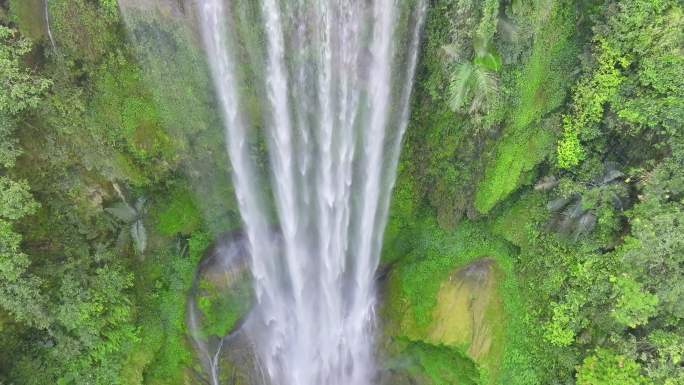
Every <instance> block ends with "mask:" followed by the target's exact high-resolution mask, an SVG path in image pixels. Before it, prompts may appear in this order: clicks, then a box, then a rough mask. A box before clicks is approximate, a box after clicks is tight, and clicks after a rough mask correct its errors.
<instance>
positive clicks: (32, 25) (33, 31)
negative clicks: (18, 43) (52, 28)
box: [9, 0, 47, 41]
mask: <svg viewBox="0 0 684 385" xmlns="http://www.w3.org/2000/svg"><path fill="white" fill-rule="evenodd" d="M9 13H10V19H11V20H12V21H14V22H15V23H16V24H17V28H18V29H19V32H21V34H22V35H24V36H26V37H28V38H30V39H31V40H34V41H38V40H41V39H43V38H44V37H45V36H46V35H47V27H46V24H45V16H44V12H43V0H10V2H9Z"/></svg>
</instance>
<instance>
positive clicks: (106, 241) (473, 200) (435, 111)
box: [0, 0, 684, 385]
mask: <svg viewBox="0 0 684 385" xmlns="http://www.w3.org/2000/svg"><path fill="white" fill-rule="evenodd" d="M144 3H145V2H141V4H144ZM255 3H256V2H244V3H243V2H240V4H239V5H238V6H236V7H235V9H234V12H237V13H239V14H241V15H247V14H251V13H254V12H255V10H254V9H253V7H254V4H255ZM47 4H48V7H47V15H48V17H49V22H48V20H46V14H45V9H44V8H43V6H44V5H45V3H44V2H42V1H40V0H0V341H2V343H1V344H0V384H7V385H9V384H17V385H19V384H35V385H43V384H62V385H67V384H74V385H85V384H88V385H115V384H125V385H129V384H131V385H132V384H153V385H161V384H179V385H180V384H191V383H200V382H201V381H202V374H201V372H202V368H201V365H200V363H199V362H198V360H197V356H196V355H195V354H194V352H193V349H192V344H191V342H190V340H189V338H188V334H189V332H188V327H187V325H186V305H187V298H188V297H187V296H188V295H189V293H190V292H191V291H192V289H193V279H194V278H195V273H196V271H197V267H198V264H199V262H200V261H201V259H202V256H203V253H204V250H205V249H206V248H207V247H208V245H209V244H211V242H212V239H214V238H216V237H217V236H218V235H219V234H221V233H223V232H225V231H228V230H231V229H233V228H235V227H236V226H237V224H238V223H239V221H238V218H239V214H238V213H237V209H236V204H235V202H234V201H233V198H232V197H233V187H232V185H231V183H230V179H229V174H230V169H229V167H230V166H229V165H228V161H227V156H226V154H225V150H224V143H223V140H224V138H223V133H222V132H221V129H220V126H221V125H220V124H219V121H218V119H219V118H220V114H218V113H217V111H215V100H214V97H213V94H212V91H211V85H210V81H209V76H208V74H207V69H206V64H205V63H204V62H203V60H204V59H203V55H202V52H201V49H200V48H199V47H198V45H197V44H196V43H197V42H196V41H194V40H193V38H192V37H191V36H192V31H188V27H187V26H186V24H185V23H184V20H182V19H183V18H184V17H187V16H188V15H185V14H183V12H177V13H178V14H176V13H174V12H169V13H168V14H156V13H152V12H146V11H142V10H141V11H140V12H137V13H136V12H132V13H127V14H125V15H124V14H121V11H120V9H119V7H118V5H117V2H116V1H113V0H50V1H49V2H48V3H47ZM237 19H239V20H243V21H244V22H242V23H239V25H236V26H235V29H236V33H237V34H239V35H240V36H241V39H240V41H242V42H244V44H243V45H241V46H239V47H237V49H239V50H240V55H243V56H244V57H246V58H249V60H248V61H249V62H251V63H253V64H254V65H255V66H258V65H261V64H260V61H259V59H258V58H257V56H258V54H256V53H255V52H257V51H258V50H257V49H255V47H256V46H257V45H258V44H260V41H261V40H263V36H260V35H259V33H260V32H258V31H256V30H253V28H251V26H250V25H249V23H248V22H247V20H250V19H249V18H248V17H241V18H237ZM240 70H241V71H246V72H249V71H258V70H259V68H253V67H250V66H244V68H241V69H240ZM243 75H244V74H243ZM244 77H245V78H246V76H244ZM243 88H244V89H240V92H241V95H242V96H244V100H246V101H248V102H247V103H246V109H247V111H248V113H249V114H251V115H253V116H251V117H252V118H253V120H254V121H255V122H257V123H256V124H257V125H258V122H259V119H260V118H259V116H258V109H257V108H256V107H254V106H256V105H257V104H258V103H257V100H258V99H259V98H260V97H262V95H259V93H260V92H262V91H263V90H254V89H251V88H250V87H249V86H248V85H245V86H244V87H243ZM259 140H260V139H258V138H257V139H256V140H255V142H254V143H250V145H252V146H254V147H257V148H258V147H259V146H262V143H260V142H259ZM683 234H684V4H682V2H681V1H680V0H581V1H570V0H480V1H475V0H432V1H431V4H430V8H429V10H428V15H427V19H426V25H425V32H424V37H423V45H422V51H421V56H420V63H419V66H418V71H417V79H416V87H415V91H414V95H413V110H412V117H411V121H410V127H409V129H408V131H407V134H406V138H405V141H404V148H403V153H402V160H401V162H400V165H399V175H398V179H397V184H396V188H395V190H394V195H393V201H392V207H391V210H390V220H389V223H388V228H387V231H386V239H385V248H384V252H383V266H382V271H383V272H387V274H386V275H385V276H384V277H386V279H385V280H384V281H383V282H384V286H383V288H382V293H383V294H384V297H383V298H384V299H386V301H385V303H384V307H383V309H382V311H381V314H382V316H383V319H382V323H383V325H384V326H385V337H387V338H386V339H387V341H383V343H382V347H386V348H387V349H386V350H387V351H386V352H383V353H385V354H386V355H387V356H388V357H389V358H388V361H387V362H386V363H385V365H384V366H385V369H387V370H388V371H389V372H390V373H392V376H395V375H396V376H398V377H396V378H395V377H391V378H392V381H396V382H392V383H418V384H464V385H476V384H479V385H485V384H502V385H503V384H505V385H523V384H524V385H542V384H558V385H560V384H577V385H642V384H643V385H646V384H648V385H651V384H653V385H680V384H683V383H684V301H683V300H682V298H684V235H683ZM482 258H489V259H491V260H492V261H494V262H493V263H495V266H496V272H497V273H496V274H497V278H496V282H497V283H496V288H495V289H496V290H495V292H496V298H498V301H499V302H497V303H496V306H494V307H493V309H495V310H494V311H493V313H487V314H486V317H485V318H486V320H485V321H486V322H487V325H488V326H491V330H489V335H491V338H492V340H493V341H495V344H494V345H493V347H492V348H491V349H490V350H489V352H488V353H487V354H486V355H485V356H484V357H471V356H469V354H470V353H469V350H468V348H469V346H453V345H445V344H439V343H435V341H434V340H433V339H432V338H431V337H430V335H429V331H430V330H431V327H432V326H433V325H434V323H435V322H436V320H435V319H434V318H435V314H436V313H435V309H436V308H437V307H438V305H439V303H438V302H439V297H438V293H439V291H440V289H441V288H442V285H443V283H444V282H445V281H447V280H448V279H450V278H449V277H450V276H451V274H452V273H453V272H454V271H457V270H458V269H459V268H461V267H463V266H467V265H468V264H469V263H472V262H473V261H477V260H480V259H482ZM243 278H244V277H243ZM236 285H237V289H236V291H235V293H237V297H231V296H229V295H228V296H226V295H223V293H222V292H221V291H220V290H218V289H217V288H215V287H213V286H212V283H211V282H204V281H200V283H199V290H200V292H201V293H200V294H201V295H200V297H199V302H198V307H199V310H200V311H201V313H202V316H203V317H204V321H205V323H206V324H205V325H204V330H202V331H203V335H204V336H206V337H207V338H211V337H212V336H217V335H221V334H225V333H226V332H228V331H229V330H231V329H232V328H233V327H234V326H235V324H236V322H237V321H238V320H239V319H240V317H241V316H242V315H243V313H244V312H245V311H246V309H247V307H248V301H245V300H244V298H243V297H245V298H246V297H249V295H251V291H250V286H249V282H248V280H247V279H246V278H245V279H244V280H243V279H240V281H239V282H237V283H236ZM235 293H234V294H235ZM238 297H239V298H238ZM402 376H408V377H402ZM405 378H410V381H409V380H407V381H406V382H400V380H399V379H405Z"/></svg>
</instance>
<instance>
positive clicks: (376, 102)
mask: <svg viewBox="0 0 684 385" xmlns="http://www.w3.org/2000/svg"><path fill="white" fill-rule="evenodd" d="M196 1H197V14H198V17H199V24H200V32H201V36H202V39H203V42H204V46H205V50H206V53H207V56H208V62H209V66H210V69H211V73H212V77H213V80H214V86H215V89H216V94H217V96H218V100H219V102H220V107H221V110H222V114H223V121H224V124H225V134H226V143H227V148H228V153H229V157H230V161H231V166H232V172H233V182H234V185H235V191H236V195H237V201H238V204H239V209H240V213H241V216H242V219H243V222H244V227H245V232H246V234H247V237H248V239H249V245H250V253H251V255H252V260H251V269H252V274H253V277H254V280H255V293H256V298H257V304H256V308H255V309H254V311H253V312H252V314H251V316H250V317H251V318H250V320H249V322H247V323H246V325H245V327H246V328H247V333H248V335H249V336H250V338H251V339H252V340H253V343H254V345H255V346H256V349H257V355H258V357H259V360H260V363H261V365H263V367H264V370H265V371H266V374H267V376H268V378H269V379H270V382H271V383H272V384H274V385H322V384H324V385H365V384H371V383H372V382H373V379H374V375H375V365H374V363H373V356H374V344H373V339H374V338H373V335H374V333H373V332H374V319H373V318H374V309H375V301H376V298H375V292H374V276H375V270H376V268H377V266H378V263H379V258H380V257H379V254H380V248H381V239H382V233H383V229H384V225H385V222H386V216H387V208H388V204H389V203H388V202H389V196H390V191H391V186H392V184H393V180H394V176H395V172H396V171H395V169H396V165H397V161H398V157H399V148H400V147H401V146H400V143H401V137H402V135H403V132H404V131H405V129H406V125H407V120H408V116H409V112H408V109H409V104H410V103H409V100H410V92H411V89H412V85H413V73H414V71H415V67H416V61H417V53H418V48H419V36H420V29H421V26H422V23H423V19H424V15H425V10H426V1H427V0H373V1H359V0H287V1H278V0H258V1H256V0H255V1H254V2H252V5H251V6H250V7H251V8H250V10H253V11H255V12H253V13H255V14H257V16H254V25H253V26H251V27H250V28H254V29H255V30H257V31H259V37H258V38H257V39H256V40H258V41H259V42H260V44H259V46H258V47H257V48H256V49H252V51H256V52H257V54H256V57H257V60H259V61H260V62H259V63H254V62H250V59H249V58H247V59H246V58H245V57H249V56H250V55H248V54H245V51H249V50H250V48H249V47H248V46H249V45H250V43H249V42H246V41H243V39H245V36H244V35H245V34H244V33H241V31H239V27H238V26H239V23H240V22H244V20H239V18H240V15H244V14H245V13H244V12H241V11H240V7H241V6H244V4H241V3H240V1H238V0H234V1H231V0H196ZM246 47H247V48H246ZM252 56H254V55H252ZM252 59H253V58H252ZM245 66H248V67H249V71H246V70H245ZM245 89H249V90H250V92H252V93H253V94H256V95H258V97H257V98H254V97H252V98H250V99H249V100H247V99H248V98H247V97H246V96H245V92H246V91H245ZM254 99H257V100H258V103H259V111H260V117H259V119H258V121H255V118H254V116H253V115H254V114H250V113H248V112H247V109H248V106H247V105H248V104H249V103H253V102H254ZM258 133H261V135H262V138H263V142H265V147H266V149H265V151H264V153H265V154H264V156H265V157H266V158H268V160H267V164H268V167H267V168H268V169H269V170H270V173H269V176H268V177H266V178H264V177H262V176H261V174H262V172H261V167H260V163H259V160H260V159H259V157H260V156H261V154H260V153H259V151H258V148H259V146H258V145H255V142H256V141H257V138H255V135H257V134H258ZM274 226H276V227H277V228H278V229H279V234H280V235H279V237H278V238H279V239H274V237H273V235H272V234H273V231H272V229H273V227H274Z"/></svg>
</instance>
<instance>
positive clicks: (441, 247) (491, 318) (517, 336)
mask: <svg viewBox="0 0 684 385" xmlns="http://www.w3.org/2000/svg"><path fill="white" fill-rule="evenodd" d="M403 236H405V237H410V238H411V239H412V243H411V247H410V251H409V252H408V254H407V255H406V256H403V257H396V256H390V257H388V258H389V259H391V260H399V261H400V262H398V263H397V264H396V266H394V268H393V269H392V271H391V272H390V277H389V280H388V283H387V297H386V306H385V308H384V311H385V318H386V320H387V326H386V332H387V333H388V334H389V335H391V336H403V337H406V338H409V339H411V340H416V341H428V340H429V337H428V331H429V328H430V325H431V322H432V317H433V314H434V309H435V306H436V303H437V293H438V291H439V289H440V286H441V283H442V282H443V281H444V280H445V279H447V278H448V277H449V275H450V274H451V273H452V272H453V271H455V270H456V269H458V268H459V267H461V266H464V265H466V264H468V263H470V262H472V261H474V260H476V259H479V258H482V257H485V256H487V257H490V258H492V259H494V260H495V261H496V263H497V266H498V267H499V269H500V271H501V273H502V277H501V279H499V280H498V282H499V283H498V285H497V292H498V295H499V296H500V297H501V298H502V302H503V307H502V309H503V316H502V315H501V314H497V315H493V314H488V315H487V316H486V317H487V319H488V321H487V322H492V323H498V324H502V325H499V326H500V327H499V326H496V327H495V328H494V330H493V332H494V333H499V334H497V335H496V336H494V338H496V339H497V340H498V341H503V343H502V344H503V346H500V347H497V349H501V350H502V352H499V353H497V352H496V351H494V352H493V353H492V355H491V356H490V357H483V358H482V360H481V362H482V363H483V364H486V367H487V368H488V373H485V378H486V379H487V383H491V384H506V385H512V384H536V383H537V375H536V370H535V368H534V366H533V365H532V358H531V353H530V352H531V350H532V349H531V347H530V341H529V338H528V333H527V331H526V326H525V324H524V320H525V317H526V314H527V311H526V308H525V306H524V302H523V300H522V299H521V298H520V293H521V291H520V289H519V287H518V282H517V280H516V273H515V270H514V262H513V261H514V259H513V257H514V256H515V255H516V251H515V248H514V247H512V246H511V245H510V244H508V243H507V242H506V241H504V240H503V239H501V238H498V237H496V236H494V235H492V234H491V233H489V232H488V230H487V229H486V227H485V226H484V225H483V224H481V223H474V222H470V221H464V222H461V223H460V224H459V225H458V226H457V227H456V228H455V229H454V230H453V231H446V230H443V229H441V228H440V227H439V226H438V225H437V223H436V222H435V220H434V219H424V220H422V221H417V223H416V226H415V227H413V228H412V229H407V230H405V232H404V234H403ZM496 329H498V330H499V331H496ZM500 343H501V342H500ZM495 355H498V357H502V358H500V359H499V358H497V359H496V360H494V359H493V358H492V357H494V356H495ZM490 358H492V360H490ZM488 360H489V361H488ZM490 361H491V362H490ZM494 361H498V362H494ZM485 372H487V371H485Z"/></svg>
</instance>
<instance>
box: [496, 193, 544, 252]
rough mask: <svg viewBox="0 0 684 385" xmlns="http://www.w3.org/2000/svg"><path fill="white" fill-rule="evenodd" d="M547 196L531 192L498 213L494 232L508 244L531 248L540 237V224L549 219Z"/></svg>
mask: <svg viewBox="0 0 684 385" xmlns="http://www.w3.org/2000/svg"><path fill="white" fill-rule="evenodd" d="M545 201H546V199H545V196H544V194H542V193H539V192H535V191H530V192H528V193H526V194H524V195H522V196H521V197H520V198H518V199H517V200H516V201H515V202H514V203H513V204H511V205H509V207H504V208H502V210H501V212H500V213H499V212H497V215H496V219H494V220H493V221H492V226H491V227H492V231H493V232H494V233H495V234H497V235H499V236H501V237H503V238H504V239H506V240H507V241H508V242H511V243H512V244H514V245H516V246H518V247H520V248H529V247H530V243H531V242H534V240H535V239H537V238H538V237H539V225H538V224H539V223H542V222H543V221H544V220H545V219H546V218H548V216H549V213H548V210H547V209H546V204H545Z"/></svg>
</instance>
